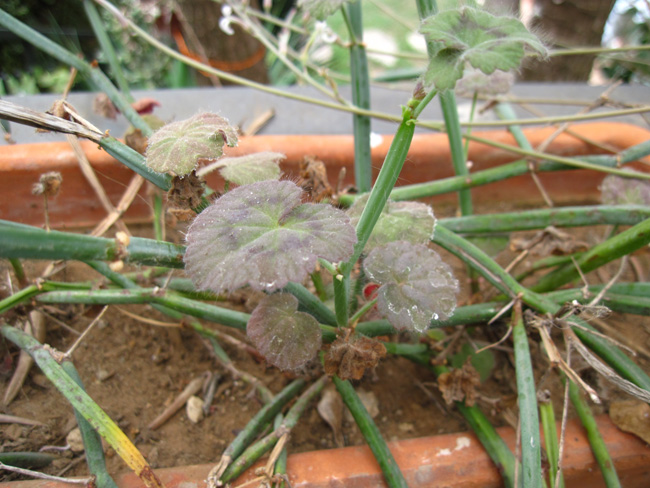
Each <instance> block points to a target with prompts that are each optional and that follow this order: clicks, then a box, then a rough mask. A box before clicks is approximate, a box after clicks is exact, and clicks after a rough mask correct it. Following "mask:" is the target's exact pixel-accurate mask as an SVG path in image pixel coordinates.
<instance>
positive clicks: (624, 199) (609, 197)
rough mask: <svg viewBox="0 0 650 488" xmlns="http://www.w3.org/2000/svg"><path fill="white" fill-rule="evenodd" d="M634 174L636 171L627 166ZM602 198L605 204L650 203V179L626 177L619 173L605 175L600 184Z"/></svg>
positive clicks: (631, 173)
mask: <svg viewBox="0 0 650 488" xmlns="http://www.w3.org/2000/svg"><path fill="white" fill-rule="evenodd" d="M625 171H628V172H629V173H630V176H633V175H634V173H635V171H634V170H631V169H629V168H625ZM600 191H601V199H602V201H603V203H604V204H605V205H650V181H648V180H638V179H634V178H624V177H622V176H618V175H609V176H607V177H605V179H604V180H603V182H602V184H601V185H600Z"/></svg>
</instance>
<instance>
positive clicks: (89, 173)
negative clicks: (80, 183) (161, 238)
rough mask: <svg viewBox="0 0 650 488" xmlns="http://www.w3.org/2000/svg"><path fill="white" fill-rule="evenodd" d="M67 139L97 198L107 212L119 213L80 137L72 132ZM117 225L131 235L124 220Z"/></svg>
mask: <svg viewBox="0 0 650 488" xmlns="http://www.w3.org/2000/svg"><path fill="white" fill-rule="evenodd" d="M66 139H67V141H68V144H70V146H72V150H73V151H74V153H75V156H77V161H78V162H79V167H80V168H81V172H82V173H83V175H84V177H85V178H86V180H87V181H88V183H90V186H91V187H92V188H93V190H94V192H95V194H96V195H97V198H98V199H99V201H100V202H101V204H102V206H103V207H104V209H105V210H106V212H108V213H109V214H113V213H117V212H116V210H115V207H114V206H113V203H112V202H111V201H110V199H109V198H108V195H107V194H106V190H104V187H103V186H102V184H101V183H100V182H99V179H98V178H97V175H96V174H95V170H94V169H93V167H92V166H91V165H90V161H88V158H87V157H86V153H85V152H84V150H83V149H82V147H81V144H79V139H78V138H77V137H76V136H74V135H71V134H68V135H66ZM117 226H118V228H119V229H120V230H121V231H122V232H125V233H126V234H128V235H131V233H130V232H129V229H128V228H127V226H126V225H125V224H124V222H121V221H118V222H117Z"/></svg>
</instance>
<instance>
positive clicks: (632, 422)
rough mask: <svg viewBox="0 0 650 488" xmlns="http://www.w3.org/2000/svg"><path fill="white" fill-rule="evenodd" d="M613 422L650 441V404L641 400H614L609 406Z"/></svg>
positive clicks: (623, 429)
mask: <svg viewBox="0 0 650 488" xmlns="http://www.w3.org/2000/svg"><path fill="white" fill-rule="evenodd" d="M609 416H610V418H611V419H612V422H614V424H615V425H616V427H618V428H619V429H621V430H622V431H625V432H630V433H631V434H634V435H636V436H638V437H640V438H641V439H643V440H644V441H646V442H648V443H650V406H649V405H648V404H647V403H644V402H642V401H640V400H625V401H620V402H613V403H612V404H611V405H610V407H609Z"/></svg>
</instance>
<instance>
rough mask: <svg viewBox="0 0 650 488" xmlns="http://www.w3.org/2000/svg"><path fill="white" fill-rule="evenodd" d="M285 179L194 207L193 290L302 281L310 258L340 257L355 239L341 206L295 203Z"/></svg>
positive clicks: (268, 287)
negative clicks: (201, 207) (196, 212)
mask: <svg viewBox="0 0 650 488" xmlns="http://www.w3.org/2000/svg"><path fill="white" fill-rule="evenodd" d="M301 195H302V190H301V189H300V188H299V187H298V186H296V185H295V184H294V183H292V182H290V181H261V182H259V183H253V184H251V185H244V186H240V187H237V188H235V189H234V190H232V191H230V192H228V193H226V194H225V195H224V196H222V197H221V198H219V199H218V200H217V201H216V202H215V203H213V204H212V205H211V206H210V207H208V208H207V209H205V210H204V211H203V212H201V213H200V214H199V215H198V217H197V218H196V219H195V220H194V222H193V223H192V225H191V226H190V229H189V231H188V234H187V250H186V252H185V263H186V271H187V273H188V274H189V276H190V277H191V278H192V281H193V282H194V285H195V286H196V288H197V289H199V290H211V291H213V292H215V293H217V294H219V293H224V292H231V291H234V290H236V289H238V288H240V287H242V286H246V285H248V286H250V287H251V288H254V289H256V290H265V291H269V292H270V291H273V290H277V289H279V288H282V287H284V286H285V285H286V284H287V283H289V282H290V281H295V282H299V283H300V282H302V281H303V280H304V279H305V278H306V277H307V276H308V274H309V273H311V272H312V271H314V269H315V268H316V264H317V262H318V258H324V259H327V260H329V261H333V262H336V261H342V260H345V259H348V258H349V257H350V256H351V255H352V252H353V250H354V244H355V243H356V241H357V237H356V232H355V231H354V228H353V227H352V226H351V225H350V219H349V217H348V216H347V215H345V213H344V212H342V211H341V210H338V209H336V208H334V207H332V206H331V205H326V204H313V203H305V204H302V203H301Z"/></svg>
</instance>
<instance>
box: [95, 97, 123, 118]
mask: <svg viewBox="0 0 650 488" xmlns="http://www.w3.org/2000/svg"><path fill="white" fill-rule="evenodd" d="M93 112H94V113H96V114H97V115H101V116H102V117H106V118H107V119H111V120H115V119H116V118H117V113H118V110H117V108H116V107H115V105H114V104H113V102H112V101H111V99H110V98H109V97H108V95H106V93H98V94H97V95H96V96H95V98H93Z"/></svg>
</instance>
